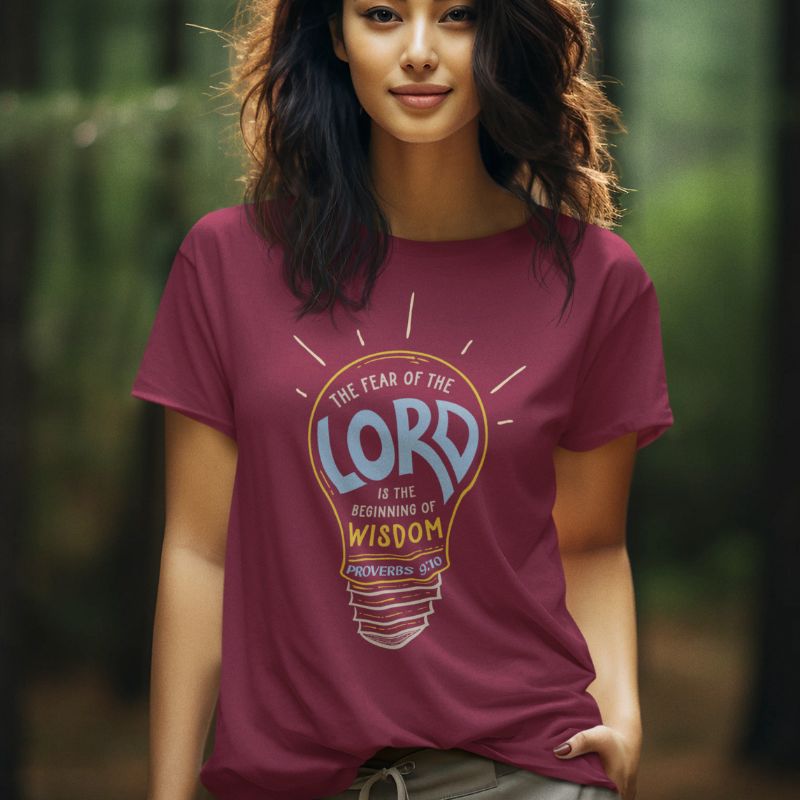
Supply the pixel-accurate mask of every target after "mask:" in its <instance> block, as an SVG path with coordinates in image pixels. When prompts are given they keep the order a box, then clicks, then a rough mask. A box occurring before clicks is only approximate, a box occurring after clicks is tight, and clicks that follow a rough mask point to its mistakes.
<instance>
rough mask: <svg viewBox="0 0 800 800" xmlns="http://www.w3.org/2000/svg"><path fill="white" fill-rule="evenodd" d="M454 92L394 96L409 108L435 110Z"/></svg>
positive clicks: (395, 94)
mask: <svg viewBox="0 0 800 800" xmlns="http://www.w3.org/2000/svg"><path fill="white" fill-rule="evenodd" d="M451 91H453V90H452V89H451V90H450V91H448V92H441V93H440V94H397V93H395V92H392V94H393V95H394V96H395V97H396V98H397V99H398V100H399V101H400V102H401V103H402V104H403V105H404V106H408V107H409V108H434V107H435V106H438V105H439V104H440V103H443V102H444V99H445V97H447V95H449V94H450V92H451Z"/></svg>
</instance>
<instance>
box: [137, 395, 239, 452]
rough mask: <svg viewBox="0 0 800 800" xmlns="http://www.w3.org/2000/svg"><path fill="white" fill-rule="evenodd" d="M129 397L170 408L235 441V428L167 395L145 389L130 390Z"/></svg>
mask: <svg viewBox="0 0 800 800" xmlns="http://www.w3.org/2000/svg"><path fill="white" fill-rule="evenodd" d="M131 396H132V397H138V398H139V399H140V400H145V401H147V402H149V403H158V404H159V405H162V406H166V407H167V408H171V409H173V410H174V411H178V412H180V413H181V414H184V415H186V416H187V417H191V418H192V419H195V420H197V421H198V422H202V423H204V424H206V425H210V426H211V427H212V428H215V429H216V430H218V431H220V432H221V433H224V434H225V435H226V436H229V437H230V438H231V439H233V440H234V441H236V430H235V428H234V427H233V426H232V425H231V424H230V423H229V422H227V421H226V420H224V419H220V418H219V417H216V416H214V415H212V414H209V413H208V412H206V411H203V410H201V409H198V408H195V407H193V406H191V405H188V404H186V403H183V402H182V401H179V400H174V399H172V398H171V397H168V396H167V395H164V394H160V393H159V392H151V391H149V390H146V389H132V390H131Z"/></svg>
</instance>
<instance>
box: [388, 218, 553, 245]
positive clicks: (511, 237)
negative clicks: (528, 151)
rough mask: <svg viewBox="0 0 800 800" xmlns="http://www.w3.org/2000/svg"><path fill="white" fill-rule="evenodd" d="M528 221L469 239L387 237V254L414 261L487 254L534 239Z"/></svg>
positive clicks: (530, 220)
mask: <svg viewBox="0 0 800 800" xmlns="http://www.w3.org/2000/svg"><path fill="white" fill-rule="evenodd" d="M540 208H542V209H543V210H545V211H547V210H549V209H547V208H546V207H544V206H540ZM532 220H533V216H530V217H528V219H527V220H525V222H522V223H520V224H519V225H515V226H514V227H513V228H506V229H505V230H502V231H497V232H496V233H490V234H487V235H486V236H478V237H475V238H472V239H431V240H424V239H407V238H405V237H403V236H395V235H394V234H389V236H388V240H389V246H390V252H391V253H392V254H393V255H395V256H399V257H415V258H443V257H445V258H446V257H450V256H454V257H464V256H467V255H475V254H478V253H485V252H486V251H487V250H490V251H491V250H494V249H495V248H497V247H502V246H503V245H509V244H513V243H514V242H517V241H523V240H525V239H529V240H530V239H532V238H533V236H534V234H533V232H532V230H531V222H532Z"/></svg>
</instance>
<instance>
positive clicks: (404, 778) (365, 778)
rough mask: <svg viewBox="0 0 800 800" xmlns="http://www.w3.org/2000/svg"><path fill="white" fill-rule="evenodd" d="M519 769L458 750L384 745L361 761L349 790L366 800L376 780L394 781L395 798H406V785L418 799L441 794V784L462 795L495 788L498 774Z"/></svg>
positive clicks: (430, 798)
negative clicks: (358, 771) (359, 770)
mask: <svg viewBox="0 0 800 800" xmlns="http://www.w3.org/2000/svg"><path fill="white" fill-rule="evenodd" d="M518 769H519V767H516V766H514V765H512V764H506V763H504V762H501V761H496V760H494V759H491V758H487V757H485V756H481V755H478V754H476V753H470V752H469V751H466V750H461V749H452V750H437V749H435V748H429V747H423V748H420V747H416V748H415V747H385V748H382V749H381V750H378V751H377V752H376V753H375V754H374V755H373V756H372V757H371V758H369V759H367V761H365V762H364V763H363V765H362V769H361V775H360V777H359V778H358V779H356V781H355V782H354V784H353V785H352V786H351V789H359V790H360V791H359V800H367V798H369V797H370V790H371V789H372V788H373V786H374V784H375V783H376V781H383V780H390V781H392V780H393V781H394V782H395V783H396V796H397V798H398V800H406V798H408V796H409V795H408V789H409V788H411V789H412V790H413V792H414V797H415V798H418V800H434V798H438V797H441V792H442V791H443V789H442V784H443V783H446V785H447V788H448V791H451V792H453V793H454V794H453V795H452V796H461V795H462V794H469V793H473V792H475V791H479V790H481V789H487V788H493V787H496V786H497V778H498V777H500V776H501V775H507V774H508V773H510V772H514V771H516V770H518ZM406 782H408V785H407V783H406ZM457 790H458V791H460V794H455V792H456V791H457Z"/></svg>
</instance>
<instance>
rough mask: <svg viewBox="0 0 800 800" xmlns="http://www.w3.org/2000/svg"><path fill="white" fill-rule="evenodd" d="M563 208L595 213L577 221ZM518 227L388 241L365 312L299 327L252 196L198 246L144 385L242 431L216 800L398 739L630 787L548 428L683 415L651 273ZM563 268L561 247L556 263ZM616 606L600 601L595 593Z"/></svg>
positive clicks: (609, 244) (208, 227)
mask: <svg viewBox="0 0 800 800" xmlns="http://www.w3.org/2000/svg"><path fill="white" fill-rule="evenodd" d="M559 224H560V225H564V226H565V228H564V229H565V230H566V228H567V227H568V226H570V225H572V224H575V221H574V220H572V219H571V218H570V217H567V216H565V215H561V216H560V217H559ZM532 244H533V239H532V237H531V234H530V233H529V231H528V229H527V227H526V226H524V225H521V226H519V227H516V228H513V229H510V230H506V231H503V232H501V233H497V234H494V235H491V236H485V237H482V238H479V239H471V240H459V241H436V242H422V241H416V240H411V239H403V238H399V237H392V238H391V251H390V254H389V257H388V259H387V261H386V262H385V264H384V268H383V271H382V272H381V274H380V275H379V277H378V280H377V283H376V285H375V288H374V291H373V295H372V301H371V305H370V306H369V308H368V309H365V310H363V311H361V312H358V313H355V312H353V313H351V314H349V315H348V314H346V313H344V312H341V311H337V314H336V324H335V325H334V324H332V323H331V319H330V316H329V314H328V313H327V312H325V313H322V314H310V315H307V316H305V317H304V318H302V319H301V320H300V321H295V313H294V312H295V306H296V304H297V302H298V301H297V299H296V298H295V297H294V296H293V295H292V294H291V292H290V291H289V289H288V287H287V286H286V285H285V284H284V281H283V276H282V264H281V251H280V247H279V246H278V245H274V246H273V247H272V248H271V249H268V248H267V245H266V244H265V243H264V242H263V241H262V240H261V239H260V238H259V237H258V236H257V234H256V233H255V232H254V231H253V230H252V228H251V227H250V226H249V224H248V222H247V220H246V216H245V209H244V206H242V205H239V206H235V207H232V208H225V209H221V210H218V211H214V212H211V213H209V214H207V215H205V216H204V217H202V219H200V220H199V221H198V222H197V223H196V224H195V225H194V226H193V227H192V229H191V230H190V232H189V233H188V235H187V236H186V238H185V239H184V241H183V243H182V244H181V246H180V248H179V250H178V253H177V255H176V256H175V260H174V262H173V264H172V269H171V272H170V274H169V278H168V280H167V282H166V285H165V287H164V291H163V295H162V298H161V303H160V306H159V308H158V312H157V315H156V317H155V322H154V324H153V327H152V331H151V333H150V338H149V341H148V342H147V346H146V349H145V351H144V355H143V358H142V361H141V365H140V368H139V371H138V374H137V375H136V379H135V382H134V384H133V391H132V394H133V395H135V396H136V397H139V398H142V399H143V400H149V401H152V402H156V403H160V404H163V405H165V406H169V407H171V408H174V409H177V410H179V411H181V412H183V413H184V414H187V415H188V416H190V417H193V418H195V419H197V420H200V421H202V422H204V423H206V424H208V425H211V426H213V427H214V428H217V429H219V430H220V431H222V432H224V433H225V434H227V435H228V436H230V437H233V438H234V439H235V440H236V442H237V443H238V454H239V455H238V464H237V470H236V479H235V484H234V489H233V499H232V507H231V514H230V521H229V531H228V545H227V551H226V560H225V581H224V594H223V631H222V672H221V686H220V694H219V701H218V706H217V717H216V727H215V746H214V751H213V753H212V754H211V756H210V757H209V759H208V760H207V761H206V762H205V763H204V764H203V766H202V770H201V773H200V778H201V781H202V783H203V784H204V785H205V786H206V787H207V788H208V789H209V790H210V791H211V792H212V793H213V794H214V795H215V796H217V797H219V798H221V799H222V800H311V799H312V798H319V797H322V796H325V795H331V794H336V793H338V792H340V791H342V790H344V789H346V788H347V787H348V786H349V785H350V784H351V783H352V781H353V780H354V779H355V777H356V776H357V773H358V767H359V765H360V764H361V763H362V762H363V761H365V760H366V759H367V758H369V757H370V756H371V755H373V754H374V753H375V751H377V750H378V749H380V748H383V747H414V746H419V747H435V748H441V749H447V748H454V747H458V748H462V749H464V750H468V751H471V752H474V753H477V754H480V755H483V756H486V757H489V758H494V759H497V760H500V761H504V762H507V763H511V764H515V765H517V766H519V767H522V768H525V769H528V770H532V771H534V772H538V773H540V774H542V775H546V776H550V777H554V778H560V779H563V780H568V781H573V782H577V783H582V784H594V785H597V786H605V787H609V788H611V789H616V788H617V787H616V785H615V784H614V782H613V781H611V780H610V778H609V777H608V775H607V774H606V773H605V771H604V769H603V766H602V763H601V760H600V757H599V755H598V754H597V753H588V754H585V755H581V756H577V757H575V758H573V759H569V760H560V759H559V758H557V757H556V756H555V755H554V754H553V752H552V748H553V747H554V746H556V745H558V744H560V743H561V742H562V741H564V739H566V738H567V737H569V736H571V735H572V734H574V733H576V732H577V731H579V730H582V729H584V728H589V727H591V726H593V725H596V724H600V723H601V722H602V719H601V716H600V712H599V708H598V706H597V703H596V701H595V700H594V698H593V697H592V695H591V694H589V693H588V692H587V691H586V687H587V686H588V685H589V684H590V683H591V682H592V680H593V679H594V678H595V671H594V665H593V663H592V659H591V656H590V654H589V650H588V648H587V645H586V641H585V639H584V637H583V636H582V634H581V632H580V630H579V629H578V627H577V625H576V623H575V621H574V620H573V618H572V617H571V616H570V614H569V612H568V611H567V608H566V606H565V599H564V596H565V582H564V573H563V569H562V564H561V559H560V553H559V548H558V540H557V536H556V529H555V526H554V522H553V518H552V514H551V512H552V507H553V501H554V496H555V488H556V487H555V476H554V467H553V448H554V447H555V446H556V445H560V446H561V447H565V448H568V449H571V450H588V449H591V448H594V447H598V446H599V445H602V444H604V443H605V442H608V441H609V440H611V439H614V438H615V437H618V436H621V435H623V434H625V433H628V432H632V431H637V432H638V446H639V447H640V448H641V447H644V446H645V445H647V444H649V443H650V442H652V441H653V440H654V439H656V438H657V437H658V436H660V435H661V434H662V433H663V432H664V431H665V430H666V429H667V428H668V427H669V426H670V425H672V424H673V415H672V411H671V409H670V405H669V400H668V395H667V382H666V375H665V367H664V359H663V353H662V340H661V330H660V319H659V306H658V302H657V299H656V293H655V290H654V287H653V282H652V280H651V279H650V277H649V276H648V274H647V273H646V272H645V270H644V268H643V267H642V265H641V263H640V262H639V260H638V259H637V257H636V255H635V254H634V252H633V251H632V249H631V247H630V246H629V245H628V244H627V243H626V242H625V241H624V240H623V239H622V238H621V237H620V236H619V235H618V234H616V233H614V232H612V231H609V230H607V229H604V228H602V227H599V226H595V225H590V226H589V228H588V231H587V233H586V238H585V239H584V242H583V244H582V245H581V247H580V249H579V250H578V252H577V253H576V254H575V256H574V267H575V275H576V284H575V294H574V298H573V304H572V306H571V308H568V311H567V312H566V316H565V317H564V319H562V320H561V322H560V324H557V317H558V312H559V310H560V308H561V304H562V302H563V299H564V296H565V295H564V292H565V288H564V282H563V281H562V280H561V279H560V278H559V275H558V273H557V272H556V270H555V268H552V269H550V270H547V271H546V275H545V278H546V285H545V286H542V285H540V283H539V282H538V281H537V280H536V277H535V275H534V274H533V273H532V271H531V254H532ZM551 266H553V265H552V264H551ZM600 602H601V600H600Z"/></svg>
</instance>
